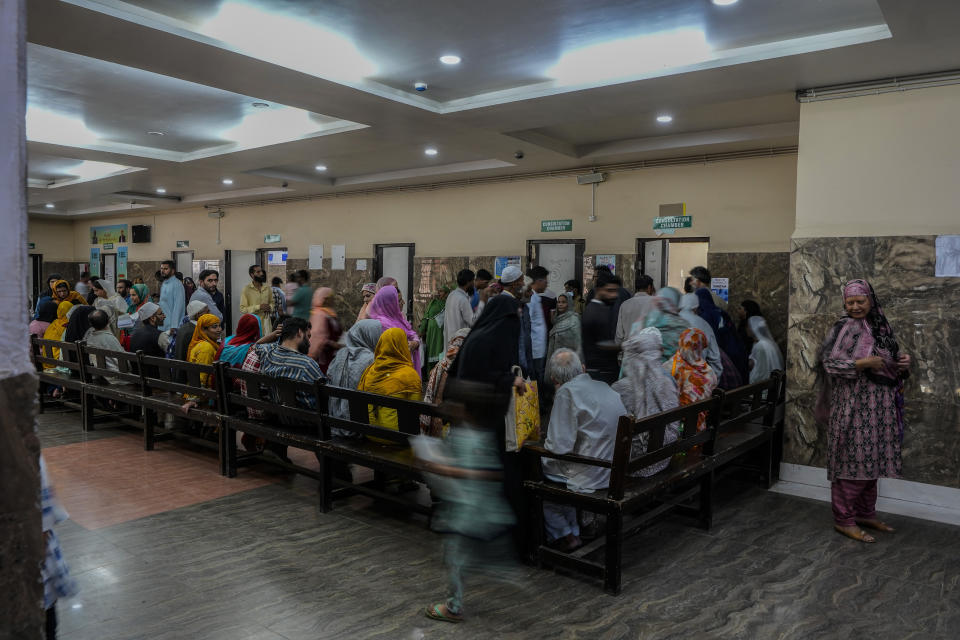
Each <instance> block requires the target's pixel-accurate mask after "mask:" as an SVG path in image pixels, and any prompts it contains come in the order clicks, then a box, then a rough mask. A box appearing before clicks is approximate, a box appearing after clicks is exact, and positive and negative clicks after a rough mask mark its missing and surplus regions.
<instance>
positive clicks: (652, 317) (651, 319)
mask: <svg viewBox="0 0 960 640" xmlns="http://www.w3.org/2000/svg"><path fill="white" fill-rule="evenodd" d="M678 304H680V292H679V291H677V290H676V289H674V288H673V287H662V288H661V289H660V290H659V291H657V295H656V296H655V297H654V298H653V302H651V306H650V311H649V312H647V315H646V316H644V318H643V320H642V321H641V322H640V324H641V327H642V328H645V329H646V328H654V329H657V330H658V331H659V332H660V337H661V340H662V345H661V346H662V347H663V354H662V357H661V362H666V361H667V360H669V359H670V358H672V357H673V354H674V353H676V351H677V345H678V344H680V334H682V333H683V332H684V331H686V330H687V329H689V328H690V322H689V321H688V320H687V319H686V318H683V317H682V316H681V315H680V311H679V310H678V309H677V305H678ZM637 324H638V323H636V322H635V323H634V326H633V327H631V329H630V333H631V334H632V333H633V332H634V330H636V329H637V326H636V325H637ZM708 339H709V338H708Z"/></svg>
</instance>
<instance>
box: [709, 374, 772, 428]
mask: <svg viewBox="0 0 960 640" xmlns="http://www.w3.org/2000/svg"><path fill="white" fill-rule="evenodd" d="M782 378H783V374H782V373H781V372H780V371H774V372H772V373H771V374H770V377H769V378H768V379H766V380H761V381H760V382H754V383H753V384H748V385H744V386H742V387H737V388H736V389H730V390H729V391H722V392H721V391H720V390H716V391H714V394H715V395H717V396H718V397H721V398H722V399H723V404H722V407H721V420H720V431H721V432H724V431H729V430H732V429H736V428H737V427H740V426H742V425H744V424H747V423H749V422H755V421H757V420H759V419H762V420H763V424H764V425H766V426H772V425H773V421H774V412H775V408H776V404H777V399H778V398H779V395H780V387H781V380H782Z"/></svg>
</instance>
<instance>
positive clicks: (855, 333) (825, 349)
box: [816, 280, 910, 542]
mask: <svg viewBox="0 0 960 640" xmlns="http://www.w3.org/2000/svg"><path fill="white" fill-rule="evenodd" d="M843 306H844V309H845V310H846V313H847V315H846V317H845V318H841V319H840V320H838V321H837V322H836V323H835V324H834V325H833V328H832V329H831V330H830V333H829V334H828V336H827V339H826V340H825V341H824V343H823V346H822V347H821V349H820V359H819V363H818V365H819V366H818V369H819V371H818V374H819V381H820V383H821V385H820V396H819V399H818V402H817V411H816V414H817V419H818V421H820V422H826V423H827V425H828V431H827V476H828V478H829V480H830V481H831V483H832V485H831V494H832V495H831V497H832V503H833V517H834V529H836V530H837V531H838V532H839V533H842V534H843V535H845V536H848V537H850V538H853V539H854V540H859V541H861V542H876V540H875V539H874V538H873V536H871V535H870V534H868V533H866V532H865V531H864V530H863V529H861V528H860V527H867V528H870V529H875V530H877V531H884V532H892V531H893V528H892V527H890V526H889V525H887V524H885V523H883V522H881V521H880V520H878V519H877V512H876V506H877V479H878V478H881V477H885V478H899V477H900V470H901V459H900V447H901V444H902V442H903V380H904V379H905V378H906V377H907V375H908V369H909V367H910V356H908V355H907V354H905V353H901V352H900V346H899V344H897V339H896V337H895V336H894V334H893V328H892V327H891V326H890V323H889V322H887V318H886V316H884V314H883V308H882V307H881V306H880V301H879V300H877V296H876V294H875V293H874V291H873V287H871V286H870V284H868V283H867V281H866V280H851V281H850V282H848V283H847V284H846V286H844V288H843Z"/></svg>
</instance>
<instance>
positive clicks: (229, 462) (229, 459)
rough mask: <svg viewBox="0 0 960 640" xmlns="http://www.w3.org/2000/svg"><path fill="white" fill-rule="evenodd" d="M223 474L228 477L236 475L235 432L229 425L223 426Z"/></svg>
mask: <svg viewBox="0 0 960 640" xmlns="http://www.w3.org/2000/svg"><path fill="white" fill-rule="evenodd" d="M223 444H224V454H225V456H226V459H225V460H224V470H223V471H224V475H225V476H227V477H228V478H236V477H237V432H236V430H235V429H231V428H230V427H227V426H224V427H223Z"/></svg>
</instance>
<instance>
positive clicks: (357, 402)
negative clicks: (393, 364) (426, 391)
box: [318, 384, 445, 445]
mask: <svg viewBox="0 0 960 640" xmlns="http://www.w3.org/2000/svg"><path fill="white" fill-rule="evenodd" d="M318 393H319V394H320V404H321V406H322V408H323V413H324V421H323V422H324V430H325V431H324V435H325V437H330V433H329V430H330V429H331V428H336V429H343V430H345V431H352V432H353V433H356V434H358V435H364V436H373V437H376V438H380V439H383V440H389V441H390V442H394V443H396V444H403V445H406V444H408V442H409V440H410V437H411V436H416V435H420V416H438V417H443V416H444V415H445V413H444V412H443V411H442V410H441V408H440V407H439V406H437V405H434V404H430V403H429V402H421V401H418V400H406V399H404V398H393V397H390V396H382V395H379V394H376V393H370V392H368V391H357V390H356V389H345V388H343V387H334V386H332V385H325V384H320V385H318ZM330 398H337V399H341V400H346V401H347V403H348V405H349V407H350V419H349V420H347V419H343V418H335V417H333V416H331V415H329V413H328V412H327V408H328V407H329V405H330ZM370 405H373V406H377V407H385V408H387V409H395V410H396V411H397V424H398V427H399V430H398V431H394V430H393V429H387V428H384V427H380V426H377V425H372V424H370V413H369V406H370Z"/></svg>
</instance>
